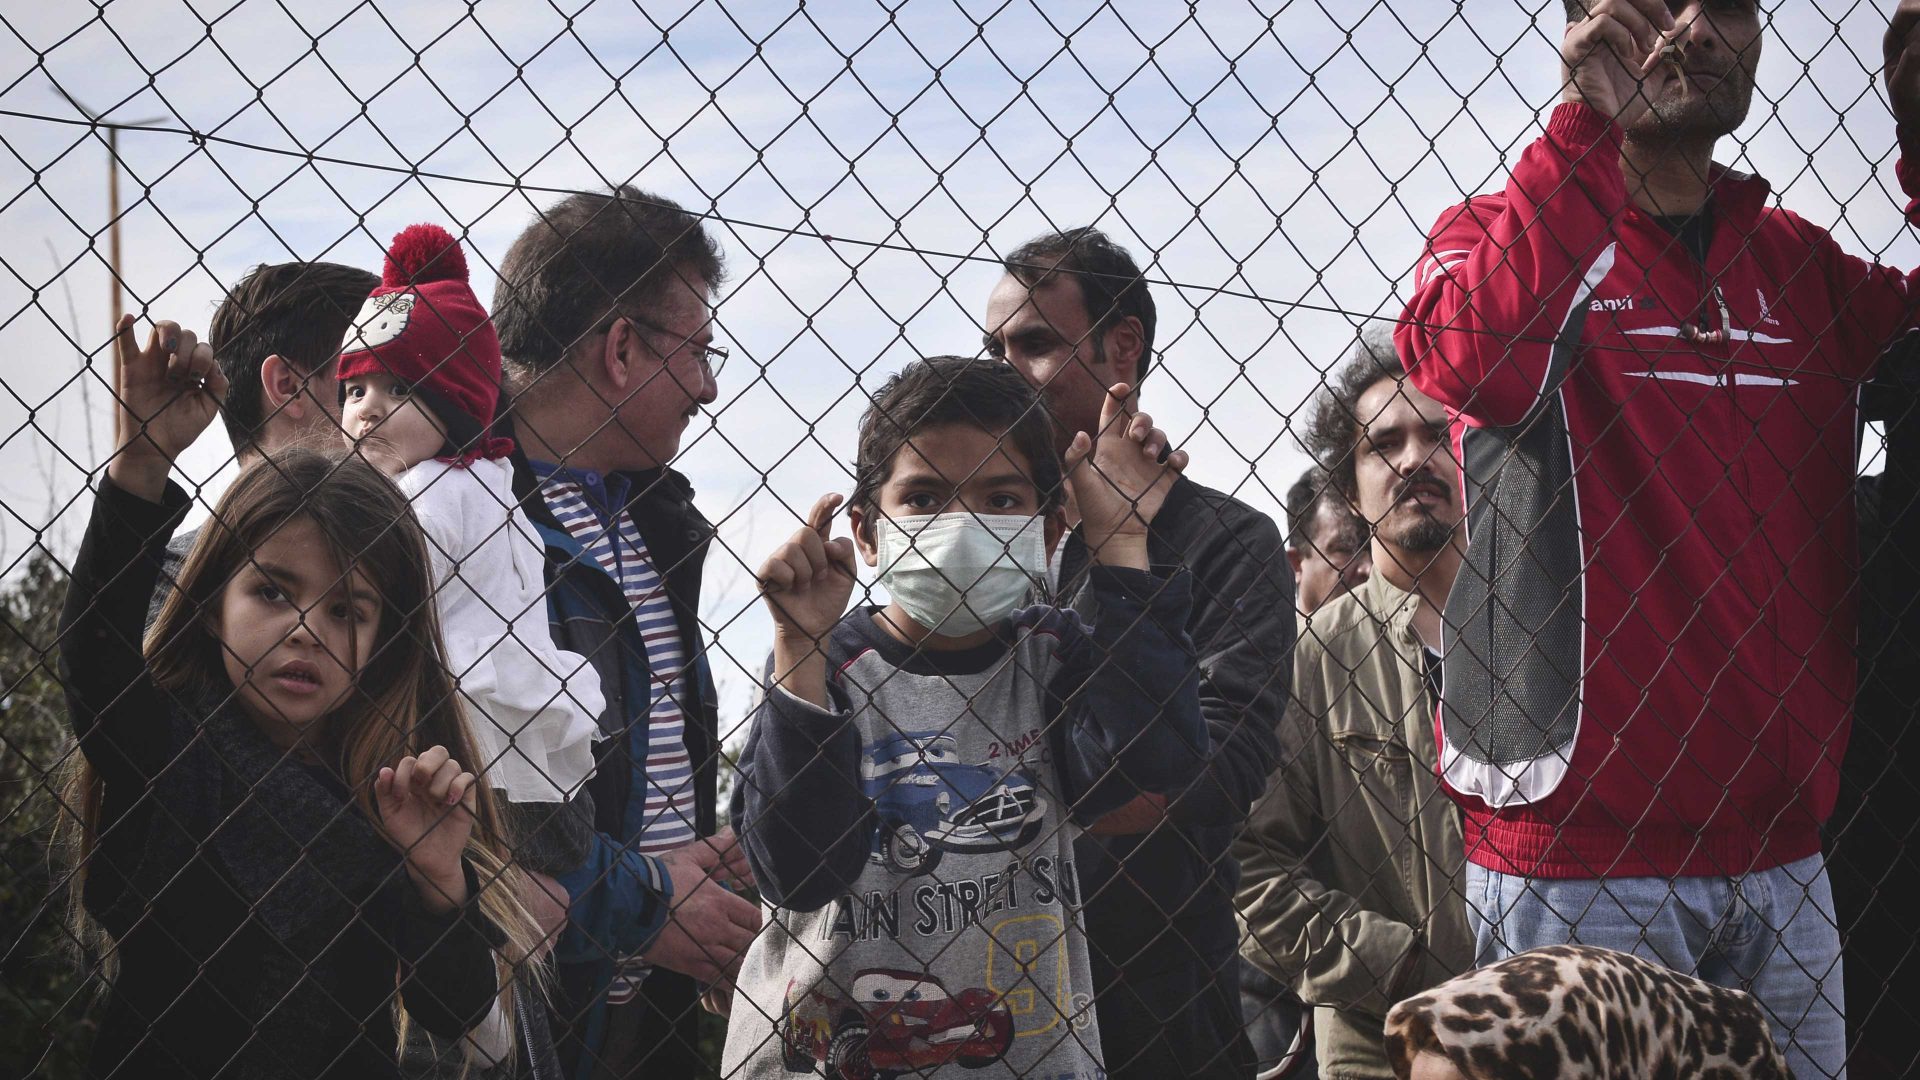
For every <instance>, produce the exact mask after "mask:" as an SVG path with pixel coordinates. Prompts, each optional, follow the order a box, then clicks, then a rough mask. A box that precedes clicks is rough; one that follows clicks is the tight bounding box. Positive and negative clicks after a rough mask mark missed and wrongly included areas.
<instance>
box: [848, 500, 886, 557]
mask: <svg viewBox="0 0 1920 1080" xmlns="http://www.w3.org/2000/svg"><path fill="white" fill-rule="evenodd" d="M847 522H848V524H850V525H852V526H853V546H854V547H856V548H858V549H859V550H860V558H861V559H862V560H864V561H865V562H866V564H867V565H868V566H878V565H880V545H879V543H878V542H877V541H875V540H874V533H873V522H874V519H873V518H872V517H870V516H868V514H867V512H866V511H865V510H863V509H861V508H860V507H858V506H855V507H850V508H848V510H847Z"/></svg>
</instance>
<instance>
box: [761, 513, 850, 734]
mask: <svg viewBox="0 0 1920 1080" xmlns="http://www.w3.org/2000/svg"><path fill="white" fill-rule="evenodd" d="M840 501H841V500H840V496H838V495H822V496H820V498H819V500H818V501H817V502H815V503H814V504H813V510H812V512H811V513H809V514H808V515H807V524H806V527H805V528H803V529H801V530H800V531H799V532H797V533H794V534H793V539H791V540H789V541H787V542H786V543H784V544H781V545H780V547H779V548H778V549H776V550H775V551H774V553H773V555H772V556H771V557H770V558H768V559H767V561H766V565H764V566H762V567H761V568H760V595H762V596H764V597H766V599H767V610H769V611H771V612H773V678H774V682H775V684H776V685H778V686H780V687H782V688H784V689H785V690H786V691H787V692H788V693H790V694H792V695H794V696H795V697H797V698H799V699H800V700H802V701H807V702H811V703H812V704H814V705H817V706H819V707H820V708H823V709H824V708H826V707H827V635H828V634H829V633H831V632H832V630H833V626H834V624H835V623H837V622H839V621H840V616H842V615H844V614H846V611H847V601H848V600H849V599H851V598H852V596H853V583H854V580H855V570H854V562H853V541H852V540H849V539H847V538H846V537H841V538H839V539H837V540H836V539H833V538H832V537H833V512H834V510H836V509H838V508H839V506H840Z"/></svg>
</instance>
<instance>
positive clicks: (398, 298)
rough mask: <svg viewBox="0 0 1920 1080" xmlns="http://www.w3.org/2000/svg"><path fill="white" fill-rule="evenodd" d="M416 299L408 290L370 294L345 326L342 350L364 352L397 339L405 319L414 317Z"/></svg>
mask: <svg viewBox="0 0 1920 1080" xmlns="http://www.w3.org/2000/svg"><path fill="white" fill-rule="evenodd" d="M415 299H416V297H415V296H414V294H413V293H410V292H402V293H388V294H386V295H385V296H369V297H368V298H367V302H366V303H364V304H361V305H360V314H358V315H355V316H354V317H353V325H352V326H351V327H349V328H348V329H347V340H346V342H345V344H344V346H343V351H345V352H363V351H365V350H367V349H377V348H379V347H380V346H382V345H385V344H387V343H389V342H392V341H396V340H398V339H399V337H400V335H401V334H404V333H406V332H407V322H408V321H409V320H410V319H411V318H412V317H413V304H414V300H415Z"/></svg>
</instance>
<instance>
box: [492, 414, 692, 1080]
mask: <svg viewBox="0 0 1920 1080" xmlns="http://www.w3.org/2000/svg"><path fill="white" fill-rule="evenodd" d="M503 434H509V435H510V434H511V432H510V431H507V432H503ZM627 479H628V481H629V482H630V485H631V486H630V489H629V490H631V491H632V492H633V495H632V501H631V503H630V504H629V505H630V510H629V512H630V513H631V515H632V517H633V521H634V524H635V525H636V526H637V527H638V528H639V530H640V535H641V538H642V540H644V541H645V543H646V545H647V551H648V554H649V555H650V556H651V557H652V559H653V564H654V567H655V569H656V570H657V571H659V573H660V576H661V577H662V578H663V579H665V581H666V584H667V593H668V596H669V597H670V599H671V600H672V603H673V611H674V616H675V621H676V622H677V624H678V626H679V630H680V637H681V642H682V644H683V646H684V648H685V652H686V656H687V679H688V685H689V686H690V687H691V688H692V691H693V692H692V693H691V694H690V695H689V697H688V700H686V701H684V702H683V703H682V705H683V708H684V711H685V714H686V743H687V754H688V758H689V760H690V761H692V762H693V764H694V791H695V796H694V797H695V826H696V829H697V831H698V832H699V834H700V835H702V836H707V835H711V834H712V833H713V832H714V831H715V830H716V828H717V824H716V816H717V815H716V809H717V808H716V790H717V781H718V776H719V772H718V763H719V734H718V733H719V709H718V699H717V697H716V695H715V692H714V686H713V678H712V674H711V672H710V670H709V668H708V664H707V658H706V654H705V649H704V647H703V642H704V639H703V636H702V633H701V627H700V621H699V615H698V612H699V597H700V578H701V570H702V568H703V566H704V564H705V560H706V554H707V544H708V542H709V541H711V540H712V539H713V526H712V525H710V524H708V522H707V519H706V518H705V517H703V516H701V514H700V511H699V510H698V509H697V508H695V507H694V505H693V487H692V485H690V484H689V483H687V480H686V478H685V477H683V476H681V475H680V474H679V473H677V472H674V471H673V470H671V469H657V470H650V471H647V472H638V473H631V474H628V476H627ZM513 490H514V495H515V496H516V497H517V498H518V499H519V500H520V504H519V505H520V511H521V513H523V514H525V515H526V518H527V522H528V523H529V524H530V525H532V526H533V528H534V530H535V532H536V533H538V535H539V536H540V539H541V542H542V543H543V544H544V545H545V547H546V557H547V586H548V589H547V614H548V618H549V620H550V622H551V624H552V631H553V641H554V644H555V645H557V646H559V647H560V648H562V649H566V650H570V651H572V652H577V653H579V654H580V655H582V656H585V657H586V658H587V659H588V661H589V662H590V663H591V664H592V665H593V669H594V671H595V672H597V673H598V674H599V676H600V689H601V691H602V693H604V694H605V696H606V701H607V709H606V712H605V714H604V715H602V716H601V718H600V728H601V735H602V739H601V741H600V742H598V743H597V744H595V747H594V756H595V759H596V765H595V769H594V774H593V777H592V778H591V779H590V780H588V781H587V791H588V793H589V794H590V795H591V796H592V801H593V807H594V828H595V830H596V835H595V836H594V838H593V842H592V844H591V845H590V848H589V850H588V852H587V857H586V859H585V860H584V861H583V863H582V864H581V865H580V866H579V867H578V868H576V869H575V870H573V871H572V872H570V873H567V874H562V875H558V876H559V878H560V882H561V884H563V885H565V886H566V887H567V891H568V892H569V893H570V894H571V895H572V899H573V907H572V911H571V919H570V925H569V927H568V929H567V932H566V933H565V934H563V935H562V937H561V940H560V942H559V945H558V946H557V947H556V949H555V951H554V956H555V959H556V961H557V966H558V974H559V979H558V986H557V987H556V988H555V995H554V996H555V1002H554V1012H553V1033H554V1038H555V1039H556V1041H558V1042H559V1043H560V1045H561V1055H562V1059H563V1061H564V1062H566V1064H567V1071H568V1075H570V1076H575V1077H586V1076H588V1075H590V1070H591V1067H592V1062H593V1061H594V1059H595V1057H596V1056H597V1054H598V1051H599V1050H600V1048H601V1047H603V1046H605V1045H606V1042H607V1038H608V1031H607V1023H608V1010H607V1007H606V1005H605V1003H604V1002H603V1000H602V999H603V998H604V996H605V994H606V990H607V987H608V985H609V982H610V980H611V979H612V977H613V974H614V964H613V960H614V958H615V957H617V956H627V955H632V954H634V953H638V952H640V951H642V950H643V949H644V948H645V947H646V946H647V945H648V944H649V943H651V942H652V940H653V938H654V937H655V936H656V935H657V934H658V933H659V932H660V929H661V927H663V926H665V925H666V921H667V914H668V910H669V905H670V902H671V883H670V882H669V880H668V878H667V875H666V872H665V870H664V868H663V867H662V866H661V864H660V861H659V860H658V859H655V858H652V857H649V856H646V855H641V854H639V853H638V852H635V851H632V850H629V849H628V848H627V845H628V844H630V843H631V842H632V841H634V840H635V839H637V838H636V837H635V836H632V835H630V830H629V825H628V820H629V813H628V810H629V806H628V804H629V802H631V801H633V800H644V799H645V797H646V795H645V793H644V792H642V791H635V790H634V763H635V761H636V760H637V761H638V762H640V763H641V764H642V765H644V763H645V761H646V753H647V722H648V712H649V709H650V707H651V705H652V685H653V679H652V670H651V668H650V667H649V665H648V663H647V650H646V644H645V642H644V641H642V640H641V637H640V630H639V626H638V624H637V623H636V621H635V619H634V611H633V608H632V607H631V606H629V605H628V603H627V599H626V594H625V593H624V592H623V591H622V589H621V588H620V585H619V583H618V582H616V581H614V579H613V578H612V577H611V576H610V575H608V574H607V572H606V571H605V570H603V569H601V567H600V565H599V564H598V563H597V562H595V561H594V560H593V558H592V557H591V556H588V555H587V554H586V553H585V552H584V551H583V549H582V548H581V545H580V543H579V541H577V540H575V539H574V538H573V536H572V534H570V533H568V532H567V530H566V529H565V528H564V527H562V526H561V525H560V523H559V522H558V521H557V520H555V518H554V516H553V514H552V512H551V511H549V510H548V509H547V503H546V499H545V497H544V496H542V495H541V493H540V485H539V481H538V480H537V479H536V477H535V476H534V473H533V470H532V467H531V466H529V465H528V463H527V459H526V457H525V455H524V454H523V453H521V452H519V451H515V453H514V455H513ZM641 998H642V999H643V1000H645V1001H646V1002H648V1004H649V1006H650V1008H648V1009H647V1010H645V1012H646V1014H647V1015H646V1018H645V1019H646V1024H647V1027H648V1030H649V1035H648V1038H647V1040H646V1042H647V1043H650V1044H651V1045H649V1046H648V1049H647V1051H646V1056H645V1066H646V1068H647V1070H648V1071H649V1072H650V1073H652V1074H653V1075H659V1076H691V1075H695V1074H696V1072H697V1070H699V1069H700V1068H701V1067H702V1066H701V1065H700V1064H699V1056H698V1030H697V1028H698V1023H699V1015H700V1010H699V1000H698V990H697V988H696V987H695V986H694V984H693V981H692V980H691V979H688V978H686V977H685V976H682V975H680V974H678V973H676V972H670V971H664V970H659V971H655V972H654V973H653V974H652V975H651V976H649V977H648V979H647V980H646V982H645V983H644V984H642V989H641ZM634 1064H636V1065H638V1064H639V1063H634Z"/></svg>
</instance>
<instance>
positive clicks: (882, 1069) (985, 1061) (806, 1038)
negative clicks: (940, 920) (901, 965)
mask: <svg viewBox="0 0 1920 1080" xmlns="http://www.w3.org/2000/svg"><path fill="white" fill-rule="evenodd" d="M841 989H842V987H841V986H839V985H836V984H835V983H832V982H828V981H822V982H820V983H818V984H816V985H814V986H812V987H811V988H809V987H804V986H801V985H800V983H799V981H798V980H794V981H792V982H789V983H788V984H787V1006H786V1011H785V1015H784V1016H783V1017H782V1019H781V1023H780V1043H781V1052H782V1057H783V1058H784V1063H785V1064H786V1067H787V1071H788V1072H799V1073H810V1072H815V1071H816V1070H817V1069H818V1067H819V1065H821V1064H822V1063H824V1064H825V1065H826V1070H825V1071H826V1075H827V1076H829V1077H836V1078H838V1080H889V1078H891V1077H894V1076H898V1075H899V1074H901V1073H907V1072H918V1071H920V1070H922V1069H932V1068H935V1067H937V1066H940V1065H946V1064H949V1063H952V1064H957V1065H959V1066H960V1067H961V1068H964V1069H979V1068H984V1067H986V1066H988V1065H991V1064H993V1063H994V1062H996V1061H999V1060H1000V1058H1001V1056H1002V1055H1004V1054H1005V1053H1006V1052H1007V1047H1008V1046H1009V1045H1011V1044H1012V1043H1013V1014H1012V1013H1010V1012H1008V1011H1007V1006H1006V1003H1005V1002H1004V1001H1002V1000H1001V999H1000V995H998V994H996V993H994V992H993V991H991V990H981V989H978V988H975V989H970V990H962V991H960V992H959V993H958V994H949V993H948V992H947V988H946V987H945V986H944V985H942V984H941V982H940V980H939V979H937V978H935V977H934V976H932V975H929V974H927V973H925V972H920V971H895V970H892V969H889V968H869V969H867V970H865V971H862V972H860V973H859V974H857V975H855V976H854V977H853V983H852V985H851V986H848V987H845V989H846V990H847V993H846V995H845V996H842V995H841V993H840V991H841Z"/></svg>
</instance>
